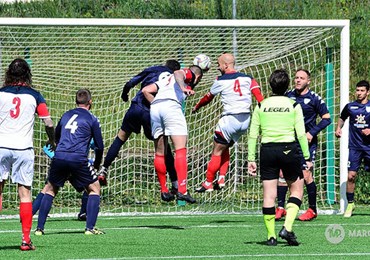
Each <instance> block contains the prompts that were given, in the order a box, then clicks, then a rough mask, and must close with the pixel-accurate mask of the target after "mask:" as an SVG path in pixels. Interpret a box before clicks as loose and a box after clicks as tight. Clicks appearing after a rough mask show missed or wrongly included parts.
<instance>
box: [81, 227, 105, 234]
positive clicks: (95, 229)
mask: <svg viewBox="0 0 370 260" xmlns="http://www.w3.org/2000/svg"><path fill="white" fill-rule="evenodd" d="M104 234H105V232H104V231H102V230H100V229H97V228H93V229H89V228H86V229H85V235H88V236H90V235H104Z"/></svg>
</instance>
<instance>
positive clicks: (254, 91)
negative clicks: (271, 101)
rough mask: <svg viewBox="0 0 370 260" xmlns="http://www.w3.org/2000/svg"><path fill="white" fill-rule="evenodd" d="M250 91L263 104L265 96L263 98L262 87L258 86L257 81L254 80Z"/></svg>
mask: <svg viewBox="0 0 370 260" xmlns="http://www.w3.org/2000/svg"><path fill="white" fill-rule="evenodd" d="M250 89H251V92H252V94H253V96H254V97H255V98H256V100H257V101H258V102H261V101H262V100H263V96H262V93H261V89H260V86H259V85H258V83H257V81H256V80H255V79H252V82H251V87H250Z"/></svg>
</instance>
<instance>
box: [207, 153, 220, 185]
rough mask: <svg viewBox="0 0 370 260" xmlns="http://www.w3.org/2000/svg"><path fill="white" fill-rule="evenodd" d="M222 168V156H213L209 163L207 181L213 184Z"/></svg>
mask: <svg viewBox="0 0 370 260" xmlns="http://www.w3.org/2000/svg"><path fill="white" fill-rule="evenodd" d="M220 166H221V156H216V155H212V156H211V160H210V161H209V163H208V167H207V174H206V181H207V182H210V183H212V182H213V181H214V180H215V176H216V173H217V171H218V170H219V169H220Z"/></svg>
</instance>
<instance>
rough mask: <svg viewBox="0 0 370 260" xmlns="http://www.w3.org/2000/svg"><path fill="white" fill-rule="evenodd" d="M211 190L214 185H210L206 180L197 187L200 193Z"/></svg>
mask: <svg viewBox="0 0 370 260" xmlns="http://www.w3.org/2000/svg"><path fill="white" fill-rule="evenodd" d="M210 191H213V185H212V183H211V184H210V185H207V184H206V183H205V182H202V186H200V187H199V188H197V189H195V192H199V193H202V192H210Z"/></svg>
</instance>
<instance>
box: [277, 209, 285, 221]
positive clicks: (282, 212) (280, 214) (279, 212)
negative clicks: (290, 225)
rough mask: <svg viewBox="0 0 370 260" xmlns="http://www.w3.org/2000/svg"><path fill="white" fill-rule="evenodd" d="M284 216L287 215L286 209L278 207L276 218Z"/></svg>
mask: <svg viewBox="0 0 370 260" xmlns="http://www.w3.org/2000/svg"><path fill="white" fill-rule="evenodd" d="M284 216H286V210H285V209H284V208H282V207H277V209H276V212H275V220H280V219H281V218H282V217H284Z"/></svg>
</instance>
